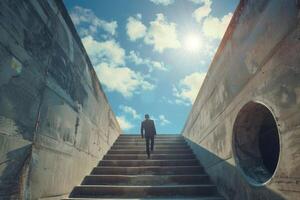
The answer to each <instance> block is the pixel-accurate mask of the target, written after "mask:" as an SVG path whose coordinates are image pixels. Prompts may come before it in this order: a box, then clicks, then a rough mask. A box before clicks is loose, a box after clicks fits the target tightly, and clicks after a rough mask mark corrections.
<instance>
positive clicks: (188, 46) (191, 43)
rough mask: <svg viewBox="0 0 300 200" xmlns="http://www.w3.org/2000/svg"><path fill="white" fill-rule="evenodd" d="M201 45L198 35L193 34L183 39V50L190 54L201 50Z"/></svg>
mask: <svg viewBox="0 0 300 200" xmlns="http://www.w3.org/2000/svg"><path fill="white" fill-rule="evenodd" d="M201 43H202V41H201V39H200V37H199V35H197V34H194V33H191V34H188V35H187V36H186V37H185V39H184V49H185V50H187V51H189V52H191V53H195V52H198V51H199V50H200V48H201Z"/></svg>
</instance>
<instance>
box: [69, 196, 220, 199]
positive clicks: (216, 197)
mask: <svg viewBox="0 0 300 200" xmlns="http://www.w3.org/2000/svg"><path fill="white" fill-rule="evenodd" d="M120 199H124V200H126V199H128V200H129V199H130V200H172V199H177V200H225V199H224V198H223V197H218V196H215V197H211V196H210V197H196V198H177V197H170V198H122V197H121V198H65V199H64V200H120Z"/></svg>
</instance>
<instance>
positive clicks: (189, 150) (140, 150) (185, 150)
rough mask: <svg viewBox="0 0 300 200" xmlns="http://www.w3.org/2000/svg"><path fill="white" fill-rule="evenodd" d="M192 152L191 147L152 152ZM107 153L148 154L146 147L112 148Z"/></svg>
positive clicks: (152, 153) (153, 153)
mask: <svg viewBox="0 0 300 200" xmlns="http://www.w3.org/2000/svg"><path fill="white" fill-rule="evenodd" d="M189 153H190V154H192V153H193V152H192V150H191V149H184V150H176V149H175V150H170V149H166V150H157V149H155V151H154V152H151V155H155V154H170V155H172V154H189ZM107 154H146V150H145V148H144V149H111V150H109V151H108V152H107Z"/></svg>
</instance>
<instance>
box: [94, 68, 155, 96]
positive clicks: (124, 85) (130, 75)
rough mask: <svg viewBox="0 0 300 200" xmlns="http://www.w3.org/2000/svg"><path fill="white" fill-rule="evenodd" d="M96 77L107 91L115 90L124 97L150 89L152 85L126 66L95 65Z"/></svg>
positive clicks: (152, 87)
mask: <svg viewBox="0 0 300 200" xmlns="http://www.w3.org/2000/svg"><path fill="white" fill-rule="evenodd" d="M95 70H96V72H97V74H98V77H99V79H100V81H101V83H103V84H104V85H105V86H106V87H107V89H108V91H116V92H119V93H121V94H122V95H123V96H124V97H131V96H132V95H133V94H135V93H139V92H140V91H141V90H152V89H154V85H152V84H151V83H149V82H148V81H146V80H145V78H144V77H143V76H142V75H141V74H140V73H137V72H135V71H133V70H131V69H130V68H128V67H114V66H109V65H108V64H107V63H100V64H98V65H96V67H95Z"/></svg>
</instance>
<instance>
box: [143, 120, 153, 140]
mask: <svg viewBox="0 0 300 200" xmlns="http://www.w3.org/2000/svg"><path fill="white" fill-rule="evenodd" d="M143 131H145V137H153V136H154V135H156V130H155V125H154V121H153V120H151V119H146V120H144V121H143V122H142V124H141V135H142V136H143Z"/></svg>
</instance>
